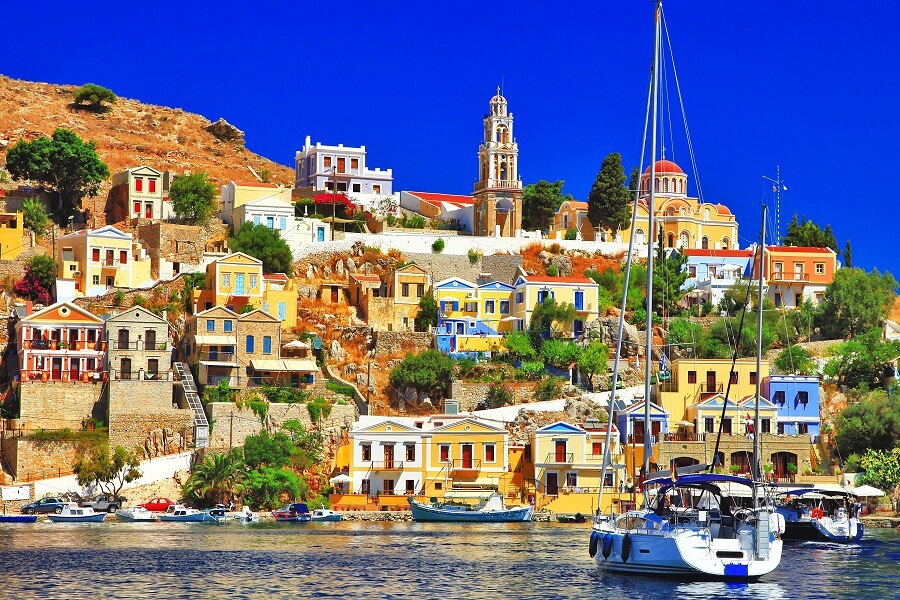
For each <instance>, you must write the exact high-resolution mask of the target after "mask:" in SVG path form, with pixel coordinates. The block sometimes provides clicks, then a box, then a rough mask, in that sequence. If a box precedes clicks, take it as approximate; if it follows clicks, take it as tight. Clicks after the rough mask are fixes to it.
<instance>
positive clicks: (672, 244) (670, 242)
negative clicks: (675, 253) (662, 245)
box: [666, 233, 675, 248]
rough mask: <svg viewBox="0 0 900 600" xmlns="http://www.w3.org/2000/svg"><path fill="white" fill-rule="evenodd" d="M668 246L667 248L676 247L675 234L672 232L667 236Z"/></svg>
mask: <svg viewBox="0 0 900 600" xmlns="http://www.w3.org/2000/svg"><path fill="white" fill-rule="evenodd" d="M666 247H667V248H674V247H675V234H672V233H670V234H669V235H668V236H667V237H666Z"/></svg>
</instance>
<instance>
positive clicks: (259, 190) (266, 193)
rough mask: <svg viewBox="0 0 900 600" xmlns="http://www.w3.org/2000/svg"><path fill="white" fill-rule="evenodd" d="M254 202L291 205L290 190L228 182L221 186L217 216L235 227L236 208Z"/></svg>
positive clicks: (266, 185) (272, 186) (270, 185)
mask: <svg viewBox="0 0 900 600" xmlns="http://www.w3.org/2000/svg"><path fill="white" fill-rule="evenodd" d="M255 200H281V201H282V202H284V203H287V204H291V188H289V187H282V186H280V185H275V184H274V183H262V182H259V181H252V182H245V181H239V182H235V181H230V182H228V185H223V186H222V206H221V209H220V211H219V214H220V216H221V218H222V220H223V221H225V222H226V223H228V224H229V225H231V226H235V220H236V218H237V214H236V211H237V209H238V207H240V206H243V205H244V204H247V203H248V202H253V201H255ZM292 206H293V205H292Z"/></svg>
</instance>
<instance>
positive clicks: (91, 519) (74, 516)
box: [47, 502, 106, 523]
mask: <svg viewBox="0 0 900 600" xmlns="http://www.w3.org/2000/svg"><path fill="white" fill-rule="evenodd" d="M47 518H48V519H50V520H51V521H53V522H54V523H102V522H103V520H104V519H105V518H106V513H105V512H102V513H98V512H94V509H93V508H91V507H90V506H78V503H77V502H69V503H67V504H66V505H65V506H63V509H62V512H61V513H59V514H49V515H47Z"/></svg>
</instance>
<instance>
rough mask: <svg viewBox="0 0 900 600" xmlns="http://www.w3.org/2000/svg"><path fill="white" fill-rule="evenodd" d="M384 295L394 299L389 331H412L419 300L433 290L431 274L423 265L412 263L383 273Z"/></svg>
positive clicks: (383, 324)
mask: <svg viewBox="0 0 900 600" xmlns="http://www.w3.org/2000/svg"><path fill="white" fill-rule="evenodd" d="M381 282H382V287H383V289H384V296H385V297H387V298H391V299H393V314H392V320H391V322H390V323H379V325H380V326H382V327H384V326H385V325H386V326H387V328H388V331H391V330H393V331H412V330H413V329H415V321H416V316H417V315H418V314H419V301H420V300H421V298H422V296H424V295H425V294H426V293H428V292H429V291H430V290H431V275H430V274H429V273H428V271H426V270H425V269H423V268H422V267H420V266H418V265H416V264H414V263H410V264H408V265H404V266H402V267H400V268H397V269H394V270H393V271H391V272H390V273H385V274H384V275H381Z"/></svg>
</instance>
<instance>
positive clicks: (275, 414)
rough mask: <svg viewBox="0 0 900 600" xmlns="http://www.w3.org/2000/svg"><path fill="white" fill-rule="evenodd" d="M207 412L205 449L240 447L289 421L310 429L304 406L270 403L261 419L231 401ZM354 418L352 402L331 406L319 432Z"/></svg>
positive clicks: (354, 408)
mask: <svg viewBox="0 0 900 600" xmlns="http://www.w3.org/2000/svg"><path fill="white" fill-rule="evenodd" d="M207 412H208V414H209V415H210V426H211V431H210V433H209V447H210V448H211V449H213V450H219V451H222V450H229V449H230V448H233V447H236V446H243V445H244V440H245V439H246V438H247V436H248V435H256V434H258V433H259V432H260V431H262V430H263V429H266V430H267V431H277V430H279V429H280V428H281V427H282V425H284V422H285V421H287V420H290V419H296V420H298V421H300V422H301V423H302V424H303V426H304V427H306V428H307V429H310V428H312V426H313V423H312V420H311V419H310V417H309V410H308V409H307V408H306V404H270V405H269V410H268V412H267V413H266V418H265V419H264V420H263V419H260V418H259V416H257V415H256V414H255V413H254V412H253V411H252V410H251V409H250V408H248V407H243V408H238V407H237V405H236V404H234V403H232V402H212V403H210V404H208V405H207ZM356 418H357V411H356V406H355V405H354V404H353V402H349V403H348V404H335V405H333V406H332V407H331V414H330V415H329V416H328V418H327V419H325V420H324V421H323V422H322V423H321V425H322V428H323V429H340V428H341V427H349V426H350V425H351V424H352V423H353V422H354V421H355V420H356Z"/></svg>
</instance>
